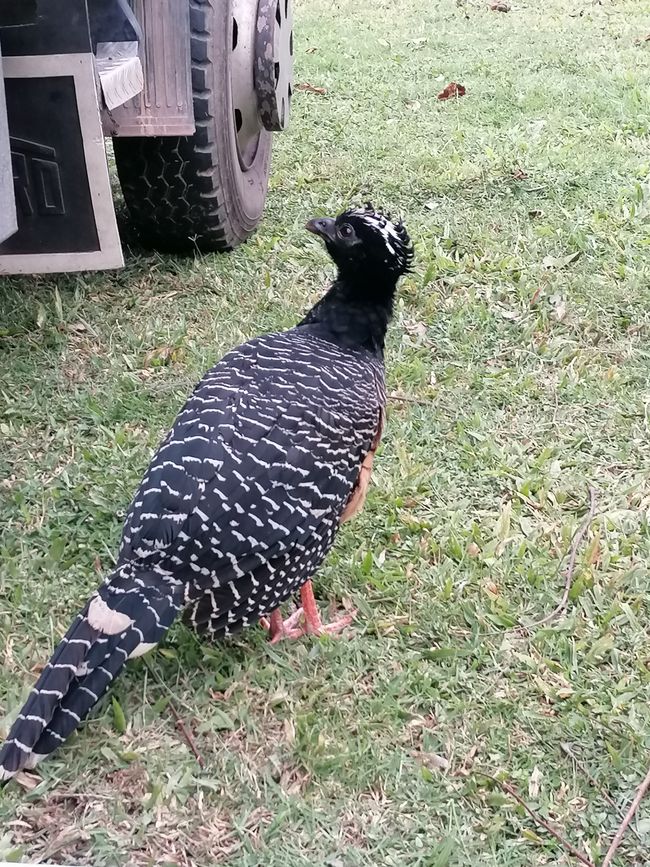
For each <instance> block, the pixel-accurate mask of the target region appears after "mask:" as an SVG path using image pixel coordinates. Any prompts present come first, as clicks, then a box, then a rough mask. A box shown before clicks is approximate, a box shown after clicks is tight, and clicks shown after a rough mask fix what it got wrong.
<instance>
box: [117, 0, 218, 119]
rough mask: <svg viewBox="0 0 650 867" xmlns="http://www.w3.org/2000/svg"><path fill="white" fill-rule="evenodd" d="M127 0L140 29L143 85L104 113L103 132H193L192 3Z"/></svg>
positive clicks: (179, 0) (161, 0)
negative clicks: (141, 35) (142, 36)
mask: <svg viewBox="0 0 650 867" xmlns="http://www.w3.org/2000/svg"><path fill="white" fill-rule="evenodd" d="M219 2H223V0H219ZM130 3H131V6H132V8H133V11H134V13H135V16H136V18H137V20H138V22H139V23H140V25H141V27H142V31H143V33H144V39H143V40H141V42H140V43H139V46H138V53H139V56H140V60H141V62H142V66H143V69H144V89H143V90H142V92H141V93H139V94H138V95H137V96H135V97H134V98H133V99H130V100H129V101H128V102H126V103H124V104H123V105H120V106H118V107H117V108H115V109H113V110H111V111H108V110H105V111H104V112H103V124H104V132H105V134H106V135H114V136H179V135H183V136H184V135H193V134H194V132H195V130H196V125H195V123H194V103H193V96H192V70H191V50H190V4H189V3H188V2H187V0H130Z"/></svg>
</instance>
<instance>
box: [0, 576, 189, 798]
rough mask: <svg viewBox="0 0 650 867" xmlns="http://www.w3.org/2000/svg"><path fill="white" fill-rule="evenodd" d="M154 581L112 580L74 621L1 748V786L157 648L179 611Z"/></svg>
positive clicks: (58, 740)
mask: <svg viewBox="0 0 650 867" xmlns="http://www.w3.org/2000/svg"><path fill="white" fill-rule="evenodd" d="M147 577H149V578H150V582H149V581H147ZM159 582H160V578H159V576H155V579H154V576H141V575H139V576H138V578H137V583H136V582H135V581H134V580H133V578H130V577H129V578H123V577H121V576H118V575H116V576H114V577H113V578H111V580H110V581H109V582H107V583H106V584H104V585H103V586H102V587H101V588H100V589H99V590H98V591H97V593H95V594H94V596H92V598H91V599H90V600H89V602H88V603H87V605H86V607H85V608H84V609H83V611H82V612H81V613H80V614H78V615H77V617H76V619H75V621H74V623H73V624H72V626H71V627H70V629H69V630H68V631H67V633H66V635H65V636H64V637H63V638H62V639H61V642H60V644H59V645H58V646H57V648H56V650H55V651H54V654H53V655H52V658H51V659H50V661H49V662H48V663H47V665H46V666H45V668H44V669H43V671H42V673H41V675H40V677H39V678H38V681H37V682H36V685H35V686H34V688H33V690H32V692H31V694H30V696H29V698H28V699H27V701H26V702H25V705H24V707H23V708H22V710H21V712H20V713H19V714H18V717H17V718H16V721H15V722H14V724H13V726H12V727H11V730H10V732H9V735H8V737H7V740H6V741H5V743H4V744H3V745H2V748H1V749H0V785H1V784H2V783H4V782H6V781H7V780H9V779H11V777H13V776H14V775H15V774H16V773H18V771H20V770H22V769H23V768H33V767H35V765H36V764H37V763H38V762H39V761H40V760H41V759H43V758H45V756H48V755H49V754H50V753H52V752H54V750H55V749H56V748H57V747H58V746H60V745H61V744H62V743H63V741H65V740H66V738H67V737H68V736H69V735H70V734H72V732H73V731H74V730H75V729H76V728H77V726H78V725H79V723H80V722H81V721H82V720H83V719H84V718H85V717H86V716H87V714H88V713H89V711H90V710H91V708H92V707H93V706H94V705H95V704H96V703H97V702H98V701H99V699H100V698H101V696H102V695H103V694H104V693H105V692H106V690H107V689H108V687H109V686H110V684H111V682H112V681H113V680H114V679H115V678H116V677H117V675H118V674H119V673H120V671H121V669H122V667H123V665H124V663H125V662H126V660H127V659H130V658H133V657H135V656H140V655H141V654H143V653H146V652H147V651H148V650H150V649H151V648H152V647H154V646H155V645H156V644H157V643H158V642H159V641H160V639H161V638H162V637H163V635H164V633H165V632H166V631H167V629H168V628H169V626H171V624H172V622H173V620H174V618H175V616H176V614H177V612H178V606H177V605H175V604H174V598H173V595H172V594H171V593H170V592H169V588H168V587H165V588H164V590H165V591H167V592H166V593H163V592H161V590H162V588H160V583H159ZM155 584H158V586H155Z"/></svg>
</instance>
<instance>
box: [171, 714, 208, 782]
mask: <svg viewBox="0 0 650 867" xmlns="http://www.w3.org/2000/svg"><path fill="white" fill-rule="evenodd" d="M169 709H170V711H171V712H172V716H173V717H174V719H175V720H176V728H177V729H178V730H179V732H180V733H181V734H182V735H183V737H184V738H185V740H186V741H187V745H188V747H189V748H190V749H191V750H192V752H193V753H194V757H195V758H196V761H197V764H198V766H199V767H200V768H204V767H205V761H204V759H203V756H202V755H201V753H200V752H199V749H198V747H197V745H196V741H195V740H194V737H193V735H192V732H191V731H190V730H189V729H188V727H187V726H186V725H185V723H184V721H183V718H182V717H181V715H180V714H179V712H178V711H177V710H176V708H175V707H174V705H173V703H172V702H171V701H170V702H169Z"/></svg>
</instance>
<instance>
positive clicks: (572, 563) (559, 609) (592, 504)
mask: <svg viewBox="0 0 650 867" xmlns="http://www.w3.org/2000/svg"><path fill="white" fill-rule="evenodd" d="M595 513H596V491H595V490H594V488H592V487H591V486H590V487H589V514H588V515H587V517H586V518H585V520H584V521H583V523H582V524H581V525H580V529H579V530H578V531H577V533H576V534H575V536H574V537H573V542H572V544H571V553H570V555H569V564H568V566H567V570H566V580H565V582H564V593H563V594H562V598H561V599H560V601H559V602H558V604H557V605H556V606H555V608H554V609H553V610H552V611H551V613H550V614H547V615H546V617H542V619H541V620H536V621H535V623H527V624H526V625H525V627H524V628H525V629H533V628H534V627H537V626H544V625H546V624H547V623H551V621H553V620H555V618H556V617H559V616H560V614H563V613H564V611H565V609H566V607H567V603H568V601H569V593H570V592H571V585H572V583H573V573H574V572H575V568H576V559H577V557H578V548H579V547H580V544H581V542H582V540H583V539H584V537H585V535H586V533H587V530H588V529H589V527H590V526H591V522H592V521H593V519H594V515H595Z"/></svg>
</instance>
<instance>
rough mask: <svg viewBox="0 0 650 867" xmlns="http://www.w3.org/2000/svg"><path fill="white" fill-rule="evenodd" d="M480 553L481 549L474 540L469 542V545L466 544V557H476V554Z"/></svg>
mask: <svg viewBox="0 0 650 867" xmlns="http://www.w3.org/2000/svg"><path fill="white" fill-rule="evenodd" d="M480 553H481V549H480V548H479V546H478V545H477V544H476V542H470V543H469V545H468V546H467V556H468V557H478V555H479V554H480Z"/></svg>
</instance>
